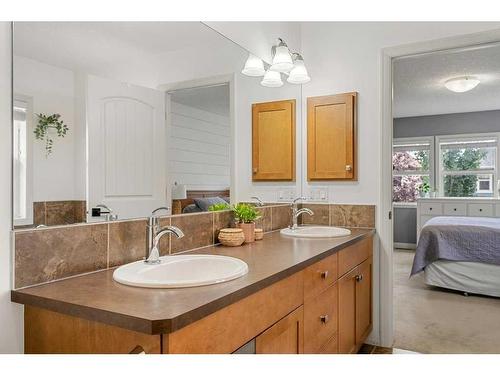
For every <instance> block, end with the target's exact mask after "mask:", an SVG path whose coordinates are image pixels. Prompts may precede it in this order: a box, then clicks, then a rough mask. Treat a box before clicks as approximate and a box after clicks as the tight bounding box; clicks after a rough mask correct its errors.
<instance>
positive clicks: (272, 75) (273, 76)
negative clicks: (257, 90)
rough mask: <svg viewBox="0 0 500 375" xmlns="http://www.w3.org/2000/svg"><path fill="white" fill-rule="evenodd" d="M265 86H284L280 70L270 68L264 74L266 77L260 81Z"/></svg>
mask: <svg viewBox="0 0 500 375" xmlns="http://www.w3.org/2000/svg"><path fill="white" fill-rule="evenodd" d="M260 84H261V85H262V86H265V87H281V86H283V81H282V80H281V74H280V72H274V71H272V70H268V71H267V72H266V74H264V78H263V79H262V82H261V83H260Z"/></svg>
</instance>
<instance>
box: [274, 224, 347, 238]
mask: <svg viewBox="0 0 500 375" xmlns="http://www.w3.org/2000/svg"><path fill="white" fill-rule="evenodd" d="M280 233H281V234H284V235H285V236H290V237H303V238H333V237H343V236H349V235H350V234H351V231H350V230H349V229H345V228H337V227H326V226H324V227H313V226H304V227H298V228H297V229H290V228H285V229H282V230H281V231H280Z"/></svg>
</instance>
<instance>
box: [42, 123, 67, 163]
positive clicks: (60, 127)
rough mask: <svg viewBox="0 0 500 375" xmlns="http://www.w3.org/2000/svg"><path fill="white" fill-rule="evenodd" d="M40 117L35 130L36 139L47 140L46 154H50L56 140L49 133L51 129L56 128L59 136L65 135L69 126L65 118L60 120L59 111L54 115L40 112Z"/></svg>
mask: <svg viewBox="0 0 500 375" xmlns="http://www.w3.org/2000/svg"><path fill="white" fill-rule="evenodd" d="M36 117H37V118H38V124H37V125H36V128H35V130H34V133H35V137H36V139H42V140H45V156H49V155H50V154H51V153H52V146H53V145H54V140H53V139H52V137H51V136H50V134H49V130H50V129H55V130H56V132H57V136H58V137H63V138H64V136H65V135H66V133H67V132H68V126H67V125H66V124H65V123H64V121H63V120H60V118H61V115H60V114H59V113H54V114H52V115H48V116H47V115H44V114H43V113H39V114H37V115H36Z"/></svg>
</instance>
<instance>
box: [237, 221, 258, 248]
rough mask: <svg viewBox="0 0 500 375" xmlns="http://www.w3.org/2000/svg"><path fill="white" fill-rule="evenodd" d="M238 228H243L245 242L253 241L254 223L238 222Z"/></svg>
mask: <svg viewBox="0 0 500 375" xmlns="http://www.w3.org/2000/svg"><path fill="white" fill-rule="evenodd" d="M238 228H241V229H242V230H243V234H244V236H245V243H250V242H254V241H255V223H239V224H238Z"/></svg>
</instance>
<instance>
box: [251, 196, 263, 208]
mask: <svg viewBox="0 0 500 375" xmlns="http://www.w3.org/2000/svg"><path fill="white" fill-rule="evenodd" d="M250 199H255V200H256V201H257V204H258V205H259V206H261V207H262V206H264V202H262V199H260V198H259V197H257V196H254V197H250Z"/></svg>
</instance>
